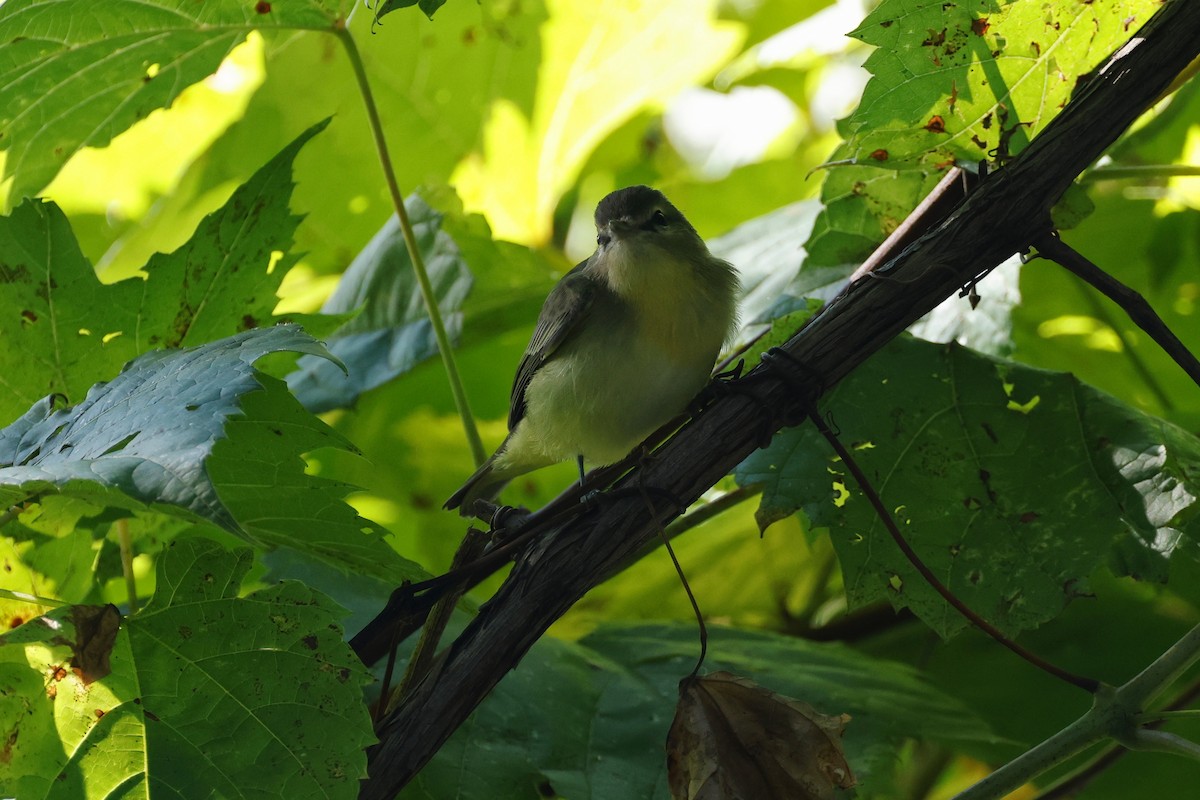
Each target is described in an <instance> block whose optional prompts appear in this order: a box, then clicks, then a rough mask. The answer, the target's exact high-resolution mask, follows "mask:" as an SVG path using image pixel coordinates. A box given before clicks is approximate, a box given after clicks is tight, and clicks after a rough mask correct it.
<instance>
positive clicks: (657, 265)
mask: <svg viewBox="0 0 1200 800" xmlns="http://www.w3.org/2000/svg"><path fill="white" fill-rule="evenodd" d="M595 219H596V252H595V253H593V254H592V255H591V257H590V258H588V259H587V260H585V261H583V262H582V263H580V264H579V265H578V266H576V267H575V268H574V269H573V270H571V271H570V272H568V273H567V274H566V275H564V276H563V278H562V280H561V281H559V283H558V285H557V286H555V287H554V289H553V290H552V291H551V292H550V295H549V296H548V297H547V298H546V302H545V304H544V305H543V306H542V312H541V314H540V315H539V316H538V321H537V327H536V329H535V330H534V332H533V338H532V339H531V340H530V342H529V346H528V347H527V348H526V349H525V355H524V356H523V357H522V359H521V364H520V366H519V367H517V376H516V379H515V380H514V381H513V387H512V397H511V399H510V405H509V412H508V430H509V433H508V436H507V437H506V438H505V440H504V442H503V443H501V445H500V447H499V448H498V449H497V450H496V452H495V453H494V454H493V455H492V457H491V458H489V459H488V460H487V461H486V462H484V464H483V466H481V467H480V468H479V469H478V470H476V472H475V474H474V475H472V476H471V477H470V478H468V479H467V482H466V483H465V484H463V486H462V488H461V489H459V490H458V491H457V492H455V493H454V495H453V496H452V497H451V498H450V499H449V500H447V501H446V506H445V507H446V508H448V509H454V508H457V509H459V513H461V514H462V515H463V516H470V515H471V513H472V511H473V508H474V506H475V501H476V500H478V499H486V500H491V499H493V498H495V496H496V495H497V494H498V493H499V492H500V490H501V489H502V488H504V485H505V484H506V483H508V482H509V481H510V480H512V479H513V478H515V477H516V476H518V475H523V474H525V473H526V472H531V471H533V470H535V469H539V468H541V467H545V466H549V465H550V464H556V463H558V462H560V461H564V460H566V459H568V458H571V457H574V458H576V459H577V460H578V463H579V470H580V479H581V480H582V477H583V463H584V461H585V460H586V461H588V462H589V463H592V464H594V465H596V466H605V465H608V464H612V463H615V462H617V461H619V460H621V459H622V458H624V457H625V456H626V455H628V454H629V453H630V451H632V450H633V448H634V447H636V446H637V445H638V444H640V443H641V442H642V440H643V439H645V438H646V437H647V436H649V435H650V434H651V433H653V432H654V431H655V430H657V429H658V428H659V427H660V426H661V425H663V424H665V423H666V422H667V421H668V420H670V419H671V418H673V417H674V416H676V415H677V414H679V413H680V412H681V411H683V410H684V409H685V408H686V407H687V405H688V403H689V402H690V401H691V400H692V399H693V398H694V397H695V396H696V395H697V393H699V391H700V390H701V389H702V388H703V387H704V385H705V384H706V383H707V381H708V379H709V375H710V374H711V372H712V368H713V364H714V362H715V361H716V359H717V355H718V353H719V352H720V350H721V346H722V345H723V344H724V343H725V342H726V340H728V338H729V337H730V335H731V334H732V333H733V330H734V327H735V325H736V322H737V294H738V278H737V273H736V271H735V270H734V268H733V266H732V265H731V264H729V263H728V262H726V261H722V260H721V259H719V258H717V257H716V256H714V255H712V254H711V253H710V252H708V247H707V246H705V244H704V240H703V239H701V238H700V235H699V234H698V233H696V229H695V228H693V227H692V226H691V224H690V223H689V222H688V221H687V219H685V218H684V216H683V214H681V213H680V212H679V209H677V208H675V206H673V205H671V203H670V202H669V201H668V200H667V198H666V197H664V196H663V194H662V193H661V192H659V191H657V190H655V189H651V188H650V187H648V186H630V187H628V188H625V189H620V190H618V191H615V192H613V193H611V194H609V195H608V196H607V197H605V198H604V199H603V200H601V201H600V204H599V205H598V206H596V218H595Z"/></svg>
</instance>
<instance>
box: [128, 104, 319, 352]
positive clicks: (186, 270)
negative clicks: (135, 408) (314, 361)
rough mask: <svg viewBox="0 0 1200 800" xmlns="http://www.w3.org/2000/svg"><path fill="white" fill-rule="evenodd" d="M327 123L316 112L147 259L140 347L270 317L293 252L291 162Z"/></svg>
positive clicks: (215, 334)
mask: <svg viewBox="0 0 1200 800" xmlns="http://www.w3.org/2000/svg"><path fill="white" fill-rule="evenodd" d="M328 124H329V120H328V119H325V120H322V121H321V122H318V123H317V124H316V125H313V126H312V127H310V128H308V130H306V131H304V132H303V133H301V134H300V135H299V136H297V137H296V138H295V139H293V140H292V142H291V143H290V144H288V145H287V146H286V147H285V148H283V149H282V150H280V151H279V153H277V154H276V155H275V156H274V157H273V158H272V159H271V160H270V161H268V162H267V163H266V164H264V165H263V166H262V168H260V169H259V170H258V171H257V172H255V173H254V175H253V176H252V177H251V178H250V180H248V181H247V182H246V183H245V184H243V185H241V186H239V187H238V188H237V191H235V192H234V193H233V195H232V196H231V197H230V198H229V200H228V201H227V202H226V203H225V205H224V206H222V207H221V208H220V209H219V210H217V211H214V212H213V213H212V214H209V215H208V216H207V217H205V218H204V220H203V221H202V222H201V223H200V226H199V227H198V228H197V229H196V233H195V234H193V236H192V237H191V239H189V240H188V242H187V243H186V244H184V245H183V246H182V247H180V248H179V249H178V250H175V251H174V252H172V253H168V254H156V255H155V256H153V257H152V258H151V259H150V260H149V262H147V263H146V267H145V269H146V272H147V273H149V278H148V280H147V281H146V286H145V293H144V296H143V298H142V302H141V307H140V309H139V313H138V327H137V335H135V336H134V339H135V341H136V343H137V346H138V347H139V352H141V351H143V350H145V349H146V348H148V347H164V346H165V347H180V346H187V345H196V344H201V343H203V342H210V341H213V340H215V339H219V338H221V337H223V336H229V335H231V334H234V333H239V332H241V331H245V330H249V329H250V328H257V327H259V326H261V325H268V324H270V323H271V322H273V321H274V320H273V317H272V315H273V314H274V310H275V306H276V305H277V304H278V302H279V298H278V297H276V295H275V293H276V291H277V290H278V289H279V284H280V283H281V282H282V281H283V276H284V275H286V274H287V272H288V270H290V269H291V268H292V266H294V265H295V263H296V261H297V260H298V258H299V256H297V255H295V254H293V253H292V252H291V250H292V246H293V240H292V237H293V235H294V234H295V231H296V226H297V225H298V224H299V223H300V219H301V218H300V217H299V216H297V215H295V214H293V213H292V212H291V211H290V210H289V208H288V200H289V198H290V197H291V196H292V190H293V189H294V188H295V183H294V182H293V180H292V162H293V161H294V160H295V158H296V154H297V153H298V152H300V148H302V147H303V146H304V145H305V143H307V142H308V140H309V139H311V138H312V137H314V136H316V135H317V134H318V133H320V132H321V131H323V130H324V129H325V127H326V126H327V125H328ZM124 283H126V282H125V281H122V282H121V283H119V284H117V285H118V286H120V285H122V284H124ZM142 336H145V339H142Z"/></svg>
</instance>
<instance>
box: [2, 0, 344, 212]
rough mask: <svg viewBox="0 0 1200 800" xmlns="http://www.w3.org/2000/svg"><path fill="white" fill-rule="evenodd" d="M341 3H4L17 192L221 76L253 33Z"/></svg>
mask: <svg viewBox="0 0 1200 800" xmlns="http://www.w3.org/2000/svg"><path fill="white" fill-rule="evenodd" d="M344 5H345V3H344V2H343V0H287V2H276V3H273V4H272V3H252V2H243V1H242V0H217V2H205V3H195V2H191V0H154V1H152V2H146V1H145V0H110V1H109V2H107V3H105V4H104V8H103V12H101V11H100V9H98V8H97V6H96V5H95V4H94V3H90V2H88V1H87V0H9V1H8V2H6V3H4V4H3V5H0V44H3V47H2V48H0V54H2V55H0V109H3V110H2V111H0V148H3V149H5V150H7V156H8V157H7V159H6V160H5V162H4V177H5V178H9V177H11V178H12V179H13V183H12V186H11V187H10V188H9V195H8V196H9V198H10V199H13V200H19V199H21V198H24V197H28V196H30V195H32V194H34V193H36V192H37V191H38V190H39V189H41V188H42V187H44V186H45V185H46V184H47V183H49V182H50V180H51V179H52V178H53V177H54V175H55V174H56V173H57V172H58V170H59V169H60V168H61V167H62V165H63V164H64V163H66V161H67V159H69V158H70V157H71V156H73V155H74V154H75V153H76V152H78V151H79V150H80V149H81V148H83V147H103V146H104V145H106V144H108V143H109V142H110V141H111V140H112V138H113V137H114V136H116V135H117V134H118V133H120V132H121V131H123V130H125V129H126V128H128V127H129V126H130V125H132V124H133V123H134V122H136V121H137V120H139V119H142V118H143V117H145V116H146V115H148V114H149V113H150V112H151V111H154V110H155V109H159V108H164V107H166V106H169V105H171V103H172V102H173V101H174V100H175V98H176V97H178V95H179V93H180V92H181V91H183V89H185V88H186V87H188V86H190V85H191V84H193V83H195V82H196V81H198V80H200V79H201V78H204V77H206V76H208V75H211V74H212V73H213V72H215V71H216V69H217V66H218V65H219V64H220V63H221V60H222V59H224V58H225V56H227V55H228V54H229V52H230V51H231V50H232V49H233V48H234V47H235V46H236V45H237V44H238V43H239V42H241V41H242V39H243V38H245V36H246V34H247V33H249V32H250V31H252V30H255V29H271V28H280V29H290V28H308V29H314V30H332V29H333V27H334V24H335V22H336V21H337V20H338V19H339V18H340V15H341V9H342V8H343V6H344Z"/></svg>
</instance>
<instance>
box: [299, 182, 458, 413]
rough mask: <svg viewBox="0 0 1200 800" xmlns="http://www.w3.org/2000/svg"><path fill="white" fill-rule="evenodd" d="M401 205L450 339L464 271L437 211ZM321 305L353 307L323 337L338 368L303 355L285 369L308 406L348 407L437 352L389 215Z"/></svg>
mask: <svg viewBox="0 0 1200 800" xmlns="http://www.w3.org/2000/svg"><path fill="white" fill-rule="evenodd" d="M405 206H406V208H407V210H408V215H409V219H410V221H411V223H412V227H413V234H414V236H415V237H416V241H417V248H418V249H419V250H420V253H421V257H422V260H423V261H424V263H425V268H426V271H427V273H428V275H429V282H430V284H431V286H432V289H433V293H434V296H435V297H436V298H437V303H438V307H439V308H440V310H441V312H442V318H443V320H444V321H445V324H446V328H447V333H448V335H449V336H450V337H451V339H452V340H453V339H457V338H458V334H459V332H460V330H461V327H462V315H461V314H460V313H458V309H459V307H460V306H461V305H462V302H463V300H464V298H465V297H466V294H467V292H468V291H470V289H471V284H472V279H471V272H470V270H468V269H467V265H466V264H465V263H464V261H463V259H462V254H461V252H460V251H459V249H458V246H457V245H456V244H455V242H454V240H453V239H451V238H450V236H449V235H448V234H447V233H445V232H444V231H442V229H441V220H442V215H441V214H438V213H437V212H436V211H434V210H433V209H432V208H430V207H429V206H428V205H426V203H425V202H424V201H422V200H421V199H420V198H419V197H416V196H413V197H410V198H409V199H408V200H407V201H406V202H405ZM321 310H322V312H323V313H325V314H347V313H350V312H355V311H360V312H361V313H358V314H357V316H355V317H354V319H352V320H350V321H349V322H347V323H345V324H344V325H342V326H341V327H339V328H338V329H337V330H335V331H334V332H333V333H332V334H330V335H329V336H328V337H327V339H326V346H327V347H328V348H329V351H330V352H331V353H333V354H334V355H335V356H336V357H337V358H338V359H339V360H340V361H341V363H342V364H344V365H345V366H344V368H342V367H341V366H340V365H336V364H334V363H333V362H330V361H329V360H328V359H324V358H317V357H311V356H310V357H305V358H302V359H300V361H299V363H298V364H297V369H296V371H295V372H293V373H292V374H291V375H289V376H288V386H289V387H290V388H291V390H292V391H293V392H294V393H295V394H296V396H297V397H298V398H299V399H300V402H302V403H304V405H305V407H306V408H308V409H309V410H311V411H313V412H320V411H328V410H329V409H332V408H346V407H349V406H351V405H353V403H354V401H355V400H356V399H357V398H358V396H359V395H360V394H362V393H363V392H365V391H367V390H368V389H373V388H374V387H376V386H379V385H380V384H383V383H386V382H387V381H389V380H391V379H392V378H394V377H396V376H397V375H400V374H402V373H404V372H407V371H408V370H410V369H412V368H413V367H414V366H416V365H417V364H419V363H420V362H422V361H424V360H425V359H426V358H429V357H430V356H433V355H436V354H437V339H436V337H435V336H434V333H433V326H432V324H431V323H430V321H429V314H428V312H427V311H426V309H425V303H424V300H423V298H422V296H421V292H420V287H419V285H418V283H417V278H416V273H415V272H414V269H413V263H412V259H411V258H410V257H409V254H408V249H407V247H406V246H405V243H404V237H403V236H402V235H401V231H400V223H399V221H398V219H397V218H396V217H395V216H392V217H391V218H390V219H389V220H388V221H387V222H386V223H385V224H384V226H383V227H382V228H381V229H380V230H379V232H378V233H377V234H375V237H374V238H373V239H372V240H371V241H370V242H369V243H368V244H367V246H366V247H365V248H363V250H362V252H360V253H359V254H358V256H357V257H356V258H355V259H354V261H353V262H352V263H351V264H350V267H349V268H348V269H347V270H346V272H345V273H344V274H343V275H342V277H341V280H340V281H339V282H338V288H337V291H335V292H334V293H333V296H332V297H330V298H329V300H328V301H327V302H326V303H325V305H324V306H323V307H322V309H321Z"/></svg>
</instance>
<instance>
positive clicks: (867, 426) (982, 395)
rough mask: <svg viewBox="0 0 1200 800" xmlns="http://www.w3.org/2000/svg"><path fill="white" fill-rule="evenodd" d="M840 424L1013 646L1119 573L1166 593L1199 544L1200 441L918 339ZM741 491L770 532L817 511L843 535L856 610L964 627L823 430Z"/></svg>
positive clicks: (794, 443)
mask: <svg viewBox="0 0 1200 800" xmlns="http://www.w3.org/2000/svg"><path fill="white" fill-rule="evenodd" d="M827 407H828V408H829V409H830V410H832V412H833V419H834V424H835V426H836V428H837V430H838V431H839V432H840V433H839V438H840V439H841V440H842V441H843V442H844V443H845V444H846V445H847V447H849V448H851V451H852V453H853V454H854V456H855V458H856V460H858V461H859V463H860V465H861V467H862V468H863V470H864V471H865V472H866V474H867V476H868V478H869V479H870V480H871V481H872V483H873V484H874V486H875V489H876V490H877V491H878V492H879V494H880V496H881V497H882V498H883V501H884V504H885V505H886V507H887V508H889V509H891V510H892V514H893V517H894V518H895V519H896V522H897V524H898V525H899V527H900V530H901V531H902V532H903V534H904V535H905V538H906V539H907V540H908V542H909V543H910V544H911V545H912V546H913V548H914V549H915V550H916V552H917V553H918V555H920V557H921V559H922V560H923V561H924V562H925V563H926V564H927V565H928V566H929V568H930V569H931V570H932V571H933V572H934V574H935V575H937V576H939V578H940V579H941V580H942V581H943V583H945V584H946V585H947V586H948V587H949V588H950V590H951V591H953V592H954V593H955V595H957V596H958V597H959V598H960V599H961V600H963V601H964V602H965V603H966V604H967V606H969V607H970V608H971V609H973V610H974V611H976V612H977V613H979V614H981V615H982V616H983V617H985V618H986V619H988V620H989V621H991V622H992V623H994V624H995V625H996V626H997V627H999V628H1000V629H1001V630H1004V631H1007V632H1010V633H1015V632H1017V631H1021V630H1024V629H1027V628H1032V627H1034V626H1036V625H1038V624H1040V623H1042V622H1044V621H1046V620H1048V619H1050V618H1052V617H1054V616H1055V615H1057V614H1058V613H1059V612H1060V611H1061V610H1062V608H1063V607H1064V606H1065V605H1066V603H1067V602H1068V601H1069V600H1071V599H1072V598H1074V597H1077V596H1079V595H1082V594H1085V593H1086V592H1087V591H1088V578H1089V576H1090V575H1091V573H1092V572H1093V571H1094V570H1095V569H1096V568H1097V567H1099V566H1101V565H1103V564H1105V563H1108V564H1110V565H1112V566H1113V567H1114V568H1116V569H1118V570H1119V571H1121V572H1123V573H1127V574H1133V575H1134V576H1135V577H1141V578H1147V579H1157V580H1165V578H1166V577H1167V567H1168V563H1169V561H1170V559H1171V558H1172V556H1173V555H1174V554H1175V552H1176V550H1177V549H1178V548H1182V550H1184V551H1187V552H1195V551H1196V542H1197V541H1200V538H1198V537H1200V523H1196V522H1195V520H1196V517H1197V512H1198V511H1200V508H1198V507H1197V505H1196V503H1195V499H1196V497H1197V496H1200V486H1197V485H1196V479H1195V476H1196V475H1200V470H1198V469H1197V465H1198V464H1200V441H1198V440H1197V439H1196V438H1195V437H1194V436H1192V435H1191V434H1189V433H1187V432H1186V431H1183V430H1182V429H1179V428H1177V427H1175V426H1173V425H1170V424H1169V423H1167V422H1164V421H1162V420H1158V419H1155V418H1153V417H1150V416H1148V415H1145V414H1143V413H1141V412H1139V411H1136V410H1134V409H1131V408H1128V407H1127V406H1124V405H1122V404H1121V403H1119V402H1117V401H1116V400H1114V399H1113V398H1111V397H1108V396H1107V395H1103V394H1101V393H1100V392H1097V391H1096V390H1094V389H1091V388H1090V387H1087V386H1085V385H1082V384H1080V383H1079V382H1078V381H1077V380H1076V379H1075V378H1074V377H1072V376H1071V375H1066V374H1056V373H1049V372H1044V371H1041V370H1035V369H1031V368H1029V367H1023V366H1019V365H1016V364H1013V363H1011V362H1005V361H1002V360H999V359H993V358H988V357H985V356H981V355H978V354H975V353H972V352H970V351H968V350H965V349H963V348H961V347H958V346H955V345H950V346H938V345H932V344H926V343H922V342H918V341H915V340H912V339H907V338H906V339H901V340H898V341H897V342H895V343H893V344H892V345H889V346H888V347H887V348H886V349H885V350H884V351H882V352H881V353H879V354H878V355H877V356H875V357H874V358H872V359H871V360H870V361H869V362H867V363H866V364H865V365H863V367H862V368H860V369H859V370H857V371H855V373H854V374H853V375H852V376H851V377H850V378H849V379H848V380H846V381H845V382H843V383H842V384H841V385H839V386H838V388H837V389H836V390H835V391H834V392H832V393H831V394H830V396H829V397H828V403H827ZM1048 443H1053V444H1052V446H1047V445H1048ZM1031 447H1041V448H1042V449H1040V450H1037V451H1036V452H1037V456H1036V459H1037V460H1036V461H1031V459H1033V458H1035V456H1033V455H1031V452H1034V451H1031V450H1030V448H1031ZM736 475H737V479H738V481H739V482H740V483H743V484H750V483H755V484H761V485H762V486H763V488H764V492H763V499H762V505H761V507H760V509H759V521H760V524H761V525H764V526H765V525H767V524H769V523H770V522H771V521H773V520H775V519H780V518H782V517H784V516H786V515H788V514H791V513H793V512H794V511H796V510H798V509H803V511H804V513H805V515H806V516H807V517H808V518H809V520H811V522H812V525H813V526H814V527H828V528H829V529H830V536H831V537H832V539H833V543H834V547H835V548H836V550H837V552H838V556H839V559H840V560H841V564H842V571H843V574H844V576H845V585H846V592H847V595H848V598H849V600H850V602H851V604H852V605H859V604H863V603H867V602H870V601H872V600H877V599H880V598H884V597H886V598H888V599H889V600H890V601H891V602H892V604H893V605H895V606H896V607H909V608H911V609H912V610H913V611H914V612H915V613H916V614H917V615H918V616H919V617H921V618H922V619H923V620H924V621H925V622H926V623H927V624H929V625H930V626H931V627H933V628H934V629H935V630H936V631H938V632H939V633H941V634H942V635H949V634H951V633H954V632H955V631H957V630H959V629H961V628H962V627H964V626H965V624H966V622H965V621H964V620H963V619H962V618H961V617H960V616H959V615H958V614H957V613H956V612H954V611H953V610H952V609H951V608H950V607H949V606H948V605H947V604H946V603H945V602H944V601H943V600H942V599H941V598H940V596H938V595H936V594H935V593H934V591H933V590H932V589H931V588H930V587H929V586H928V585H927V584H926V583H925V581H924V580H923V579H922V578H921V577H920V575H919V574H918V573H917V572H916V571H915V569H914V568H913V567H912V566H911V565H910V564H909V562H908V561H907V560H906V559H905V558H904V556H903V555H902V554H901V552H900V550H899V548H898V547H897V546H896V545H895V544H894V543H893V542H892V541H891V538H890V537H889V535H888V534H887V532H886V530H885V529H884V528H883V526H882V524H881V523H880V521H879V520H878V518H877V517H876V515H875V513H874V511H873V510H872V509H871V507H870V505H869V504H868V503H867V501H866V499H865V497H863V495H862V493H861V492H860V491H859V490H858V488H857V486H856V485H855V483H854V481H853V479H852V478H851V477H850V476H849V475H848V474H847V471H846V468H845V466H844V465H843V464H842V463H841V462H840V461H839V460H838V459H836V458H835V457H834V456H833V454H832V451H831V450H830V449H829V446H828V444H827V443H826V442H825V441H824V439H823V438H821V437H820V436H819V435H818V434H817V433H816V432H815V431H813V430H811V429H810V428H809V427H807V426H806V427H804V428H793V429H790V430H787V431H784V432H783V433H781V434H779V435H778V436H776V438H775V440H774V441H773V442H772V443H771V446H770V447H768V448H766V449H765V450H762V451H759V452H758V453H755V454H754V455H752V456H751V457H750V458H748V459H747V460H746V461H745V462H744V463H743V464H742V465H741V466H740V467H739V468H738V470H737V473H736ZM1179 530H1183V531H1185V532H1186V534H1187V537H1188V538H1186V539H1181V537H1180V535H1179V533H1178V531H1179Z"/></svg>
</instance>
